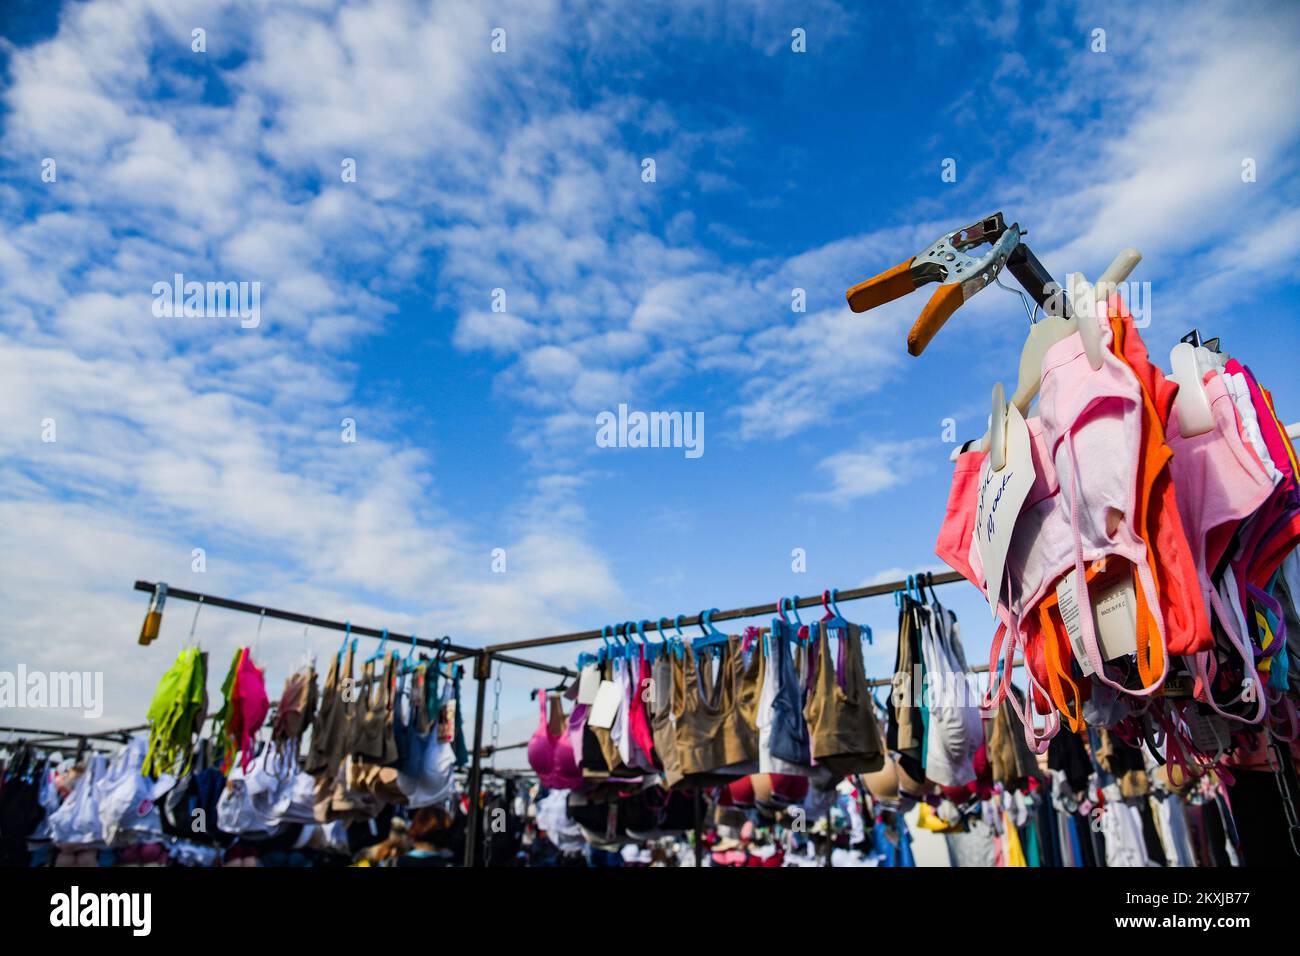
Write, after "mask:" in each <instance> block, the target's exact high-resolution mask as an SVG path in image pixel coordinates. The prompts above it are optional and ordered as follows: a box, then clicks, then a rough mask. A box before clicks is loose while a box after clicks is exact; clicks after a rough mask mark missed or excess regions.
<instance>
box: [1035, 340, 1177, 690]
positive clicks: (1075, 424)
mask: <svg viewBox="0 0 1300 956" xmlns="http://www.w3.org/2000/svg"><path fill="white" fill-rule="evenodd" d="M1098 324H1100V323H1098ZM1102 335H1103V344H1104V346H1105V347H1104V348H1103V349H1102V352H1101V357H1102V364H1101V367H1100V368H1099V369H1097V370H1093V369H1092V368H1091V367H1090V366H1089V364H1088V357H1087V354H1086V353H1085V351H1084V348H1083V343H1082V341H1081V340H1080V338H1079V335H1078V333H1077V332H1076V333H1075V334H1074V335H1072V336H1070V337H1069V338H1067V339H1064V340H1062V341H1060V342H1057V343H1056V344H1055V345H1053V346H1052V347H1051V348H1050V349H1049V350H1048V352H1047V355H1046V356H1045V357H1044V359H1043V387H1042V392H1041V397H1040V402H1041V406H1042V409H1043V415H1042V418H1043V425H1044V437H1045V438H1046V439H1047V442H1048V446H1049V448H1051V450H1052V455H1053V460H1054V462H1055V464H1056V472H1057V475H1058V476H1059V478H1060V482H1061V494H1060V496H1059V498H1058V504H1059V507H1058V509H1057V514H1058V517H1059V518H1060V520H1058V521H1057V522H1049V523H1048V524H1046V525H1045V528H1055V529H1056V531H1055V533H1054V535H1049V538H1048V540H1049V541H1051V540H1052V539H1053V537H1055V538H1056V539H1057V540H1058V541H1059V535H1060V533H1061V529H1062V528H1063V527H1064V526H1065V519H1066V518H1068V528H1069V532H1070V542H1071V544H1072V551H1073V562H1072V564H1073V569H1074V571H1075V597H1076V601H1077V602H1078V606H1079V607H1080V608H1091V607H1092V602H1091V600H1090V599H1089V595H1088V579H1087V575H1086V563H1090V562H1093V561H1096V560H1098V559H1100V558H1107V557H1110V556H1117V557H1120V558H1123V559H1125V560H1127V561H1128V562H1129V563H1130V564H1132V566H1133V570H1134V590H1135V593H1136V597H1137V608H1136V617H1137V665H1138V672H1139V675H1140V676H1141V681H1142V684H1141V687H1139V688H1137V689H1133V688H1129V687H1126V686H1125V685H1123V684H1120V683H1117V682H1116V681H1114V680H1112V679H1111V678H1110V677H1109V676H1108V675H1107V674H1106V671H1105V666H1104V662H1103V660H1102V656H1101V651H1100V649H1099V647H1098V643H1097V635H1096V629H1095V626H1094V622H1093V615H1092V614H1091V613H1081V614H1079V615H1078V618H1079V631H1080V636H1081V640H1082V643H1083V647H1084V649H1085V651H1086V653H1087V655H1088V659H1089V662H1090V663H1091V665H1092V669H1093V671H1094V676H1095V677H1096V679H1097V680H1099V681H1101V682H1102V683H1103V684H1107V685H1108V686H1110V687H1112V688H1114V689H1115V690H1118V691H1120V692H1121V693H1125V694H1129V695H1132V696H1137V697H1145V696H1149V695H1151V694H1154V693H1156V692H1157V691H1158V690H1159V688H1160V687H1161V686H1162V685H1163V684H1164V679H1165V676H1166V674H1168V671H1169V655H1168V653H1167V650H1166V648H1167V644H1166V640H1165V626H1164V621H1163V620H1162V618H1161V615H1160V614H1159V613H1158V609H1159V603H1158V590H1157V588H1156V585H1155V578H1154V575H1153V572H1152V567H1151V563H1150V561H1149V553H1150V552H1149V549H1148V548H1147V543H1146V542H1145V541H1144V540H1143V539H1142V537H1141V534H1140V531H1139V529H1138V528H1137V527H1136V525H1135V521H1136V520H1137V518H1138V515H1137V509H1138V501H1139V489H1138V487H1137V474H1136V463H1137V462H1138V461H1139V455H1140V454H1141V442H1142V420H1141V411H1142V390H1141V386H1140V385H1139V383H1138V381H1137V379H1136V377H1135V376H1134V374H1133V372H1132V370H1131V369H1129V367H1128V366H1127V365H1125V364H1124V363H1123V362H1122V361H1120V360H1119V359H1118V358H1116V357H1115V356H1114V355H1113V354H1112V353H1111V351H1110V349H1109V344H1110V338H1111V331H1110V329H1109V328H1108V327H1107V328H1104V329H1103V330H1102ZM1080 462H1086V465H1085V466H1084V467H1082V468H1081V467H1080ZM1154 479H1155V476H1154V475H1144V476H1143V480H1144V481H1146V482H1151V481H1154ZM1051 550H1052V551H1055V548H1053V549H1051ZM1068 570H1070V565H1069V564H1066V566H1064V567H1060V566H1058V567H1057V568H1056V569H1055V574H1054V575H1053V576H1052V580H1055V578H1056V577H1058V576H1059V575H1060V574H1063V573H1065V572H1067V571H1068ZM1191 583H1192V582H1181V585H1182V586H1183V587H1187V586H1190V584H1191ZM1153 608H1154V609H1155V613H1153ZM1153 625H1154V628H1153V627H1152V626H1153ZM1153 629H1154V634H1152V633H1151V632H1152V630H1153Z"/></svg>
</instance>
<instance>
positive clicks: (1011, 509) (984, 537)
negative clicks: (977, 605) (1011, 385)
mask: <svg viewBox="0 0 1300 956" xmlns="http://www.w3.org/2000/svg"><path fill="white" fill-rule="evenodd" d="M1033 486H1034V460H1033V458H1032V457H1031V456H1030V454H1029V426H1028V425H1026V424H1025V419H1024V416H1022V415H1021V414H1020V409H1018V408H1017V407H1016V406H1015V405H1008V406H1007V461H1006V465H1005V466H1004V467H1003V469H1002V470H1001V471H994V470H993V465H992V462H991V460H990V459H986V460H985V462H984V470H983V471H982V472H981V473H980V490H979V500H978V502H977V504H976V509H975V532H974V533H975V545H976V547H978V548H979V554H980V561H981V562H982V563H983V564H984V581H985V584H986V585H987V587H988V595H989V609H990V611H992V613H993V616H994V617H995V618H996V617H997V616H998V598H999V597H1001V596H1002V588H1003V586H1004V575H1003V573H1002V571H1003V568H1004V567H1005V565H1006V560H1007V548H1008V547H1010V545H1011V531H1012V529H1013V528H1014V527H1015V524H1016V518H1017V517H1018V516H1019V514H1020V506H1021V505H1023V504H1024V503H1025V498H1026V497H1027V496H1028V494H1029V490H1030V489H1031V488H1032V487H1033Z"/></svg>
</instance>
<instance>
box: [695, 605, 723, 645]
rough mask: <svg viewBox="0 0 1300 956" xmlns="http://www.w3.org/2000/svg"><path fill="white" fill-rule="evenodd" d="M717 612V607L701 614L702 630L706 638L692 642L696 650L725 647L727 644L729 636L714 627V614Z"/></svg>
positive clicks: (699, 638)
mask: <svg viewBox="0 0 1300 956" xmlns="http://www.w3.org/2000/svg"><path fill="white" fill-rule="evenodd" d="M715 611H717V608H716V607H714V608H709V610H707V611H701V612H700V630H701V631H703V632H704V636H703V637H697V638H696V639H695V640H694V641H692V642H691V646H692V647H693V648H695V649H696V650H702V649H704V648H715V647H723V646H725V645H726V643H727V635H726V634H723V633H722V632H721V631H719V630H718V629H717V628H716V627H714V626H713V613H714V612H715Z"/></svg>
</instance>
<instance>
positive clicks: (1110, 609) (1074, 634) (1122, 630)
mask: <svg viewBox="0 0 1300 956" xmlns="http://www.w3.org/2000/svg"><path fill="white" fill-rule="evenodd" d="M1074 578H1075V573H1074V572H1073V571H1071V572H1070V573H1069V574H1067V575H1066V576H1065V577H1063V578H1062V579H1061V583H1060V584H1058V585H1057V586H1056V601H1057V604H1058V605H1059V607H1060V610H1061V620H1062V621H1064V622H1065V630H1066V633H1067V634H1069V636H1070V646H1071V647H1073V648H1074V656H1075V659H1076V660H1077V661H1078V662H1079V666H1080V668H1082V670H1083V673H1084V674H1085V675H1088V674H1092V673H1095V672H1094V671H1093V668H1092V663H1091V662H1090V661H1089V659H1088V653H1087V651H1086V650H1085V649H1084V646H1083V636H1082V632H1081V630H1080V628H1079V606H1078V603H1077V602H1076V600H1075V597H1074V595H1075V590H1074ZM1088 597H1089V599H1090V600H1091V601H1092V623H1093V628H1094V630H1095V632H1096V634H1097V651H1098V653H1100V654H1101V659H1102V660H1104V661H1113V660H1115V659H1116V658H1117V657H1124V656H1126V655H1128V654H1136V653H1137V592H1136V591H1135V590H1134V588H1133V574H1132V572H1125V574H1124V575H1123V576H1122V577H1121V578H1119V579H1118V580H1116V581H1114V582H1112V583H1111V584H1108V585H1106V586H1105V587H1101V588H1098V587H1090V588H1089V589H1088Z"/></svg>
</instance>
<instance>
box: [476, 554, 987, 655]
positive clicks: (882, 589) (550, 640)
mask: <svg viewBox="0 0 1300 956" xmlns="http://www.w3.org/2000/svg"><path fill="white" fill-rule="evenodd" d="M965 580H966V579H965V578H964V577H962V576H961V575H960V574H958V573H957V572H956V571H948V572H945V573H943V574H936V575H933V576H927V577H926V583H927V586H928V585H930V584H936V585H938V584H955V583H957V582H958V581H965ZM907 583H908V582H906V581H887V582H885V583H884V584H873V585H871V586H870V587H865V588H849V589H848V590H845V591H836V592H835V600H836V602H837V603H838V602H840V601H858V600H861V599H862V598H868V597H879V596H881V595H884V594H892V593H893V592H895V591H901V590H903V589H904V588H905V587H907ZM821 603H822V598H821V592H818V593H817V594H815V595H811V596H809V597H801V598H796V599H795V601H794V605H793V606H794V607H797V608H802V607H815V606H817V605H820V604H821ZM790 606H791V605H790V604H788V603H787V604H786V608H787V609H788V608H789V607H790ZM777 610H778V608H777V605H776V602H775V601H774V602H772V603H771V604H755V605H753V606H751V607H738V608H732V609H731V610H727V611H713V612H712V613H711V614H710V615H709V620H710V621H713V622H715V623H716V622H718V621H734V620H740V619H742V618H747V617H764V616H767V615H771V614H776V613H777ZM702 617H703V614H702V613H699V614H692V615H689V616H683V617H682V621H681V623H682V626H683V627H687V626H694V625H696V624H700V623H701V619H702ZM663 620H667V621H675V620H676V619H675V618H671V617H669V618H664V619H663ZM602 633H603V632H602V631H600V630H593V631H575V632H574V633H572V634H555V635H552V636H550V637H535V638H532V639H530V640H525V641H509V642H507V643H504V644H489V645H488V647H487V650H488V651H489V652H490V653H492V654H500V653H501V652H502V651H518V650H524V649H526V648H532V647H550V646H552V645H555V644H574V643H577V642H579V641H598V640H600V639H601V634H602ZM472 653H477V652H472ZM466 656H468V655H466Z"/></svg>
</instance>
